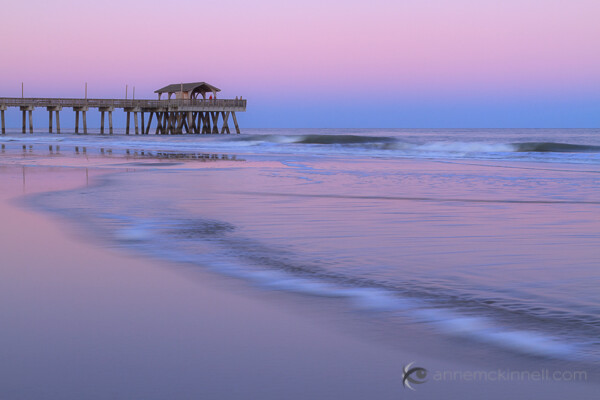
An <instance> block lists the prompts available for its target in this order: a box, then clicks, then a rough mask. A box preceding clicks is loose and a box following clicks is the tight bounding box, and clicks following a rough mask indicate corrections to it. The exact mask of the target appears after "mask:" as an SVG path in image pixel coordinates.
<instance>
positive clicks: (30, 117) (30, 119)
mask: <svg viewBox="0 0 600 400" xmlns="http://www.w3.org/2000/svg"><path fill="white" fill-rule="evenodd" d="M29 133H33V110H32V109H31V110H29Z"/></svg>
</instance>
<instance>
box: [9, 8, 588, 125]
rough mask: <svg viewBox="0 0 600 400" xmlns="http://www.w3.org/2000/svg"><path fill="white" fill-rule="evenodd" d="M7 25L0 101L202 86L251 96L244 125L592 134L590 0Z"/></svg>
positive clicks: (121, 14)
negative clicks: (586, 129)
mask: <svg viewBox="0 0 600 400" xmlns="http://www.w3.org/2000/svg"><path fill="white" fill-rule="evenodd" d="M2 14H3V16H4V18H3V21H2V23H1V24H0V35H1V37H2V38H3V39H2V41H1V42H0V57H1V60H2V62H1V64H0V65H1V66H0V68H1V72H2V79H1V80H0V96H7V97H13V96H14V97H18V96H20V95H21V82H24V83H25V96H31V97H37V96H39V97H42V96H57V97H59V96H64V97H79V96H83V93H84V83H85V82H88V94H89V97H124V96H125V85H126V84H129V87H130V88H131V87H132V86H135V87H136V97H138V98H154V96H155V95H154V93H153V91H154V90H155V89H157V88H159V87H162V86H164V85H166V84H169V83H176V82H182V81H183V82H192V81H206V82H209V83H212V84H214V85H215V86H217V87H220V88H221V89H222V90H223V92H222V97H235V96H239V95H242V96H243V97H244V98H247V99H248V100H249V103H248V112H247V113H245V114H244V115H242V116H240V118H241V120H242V121H243V124H244V126H246V127H598V126H599V125H600V23H598V16H600V1H598V0H571V1H564V0H505V1H491V0H454V1H452V0H404V1H401V0H389V1H388V0H370V1H356V0H346V1H338V0H335V1H334V0H319V1H316V0H304V1H287V2H282V1H274V0H255V1H242V0H218V1H217V0H215V1H212V0H204V1H197V0H173V1H170V2H168V3H165V2H162V1H161V2H159V1H154V0H144V1H142V0H119V1H115V0H105V1H102V2H82V1H75V0H56V1H53V2H47V1H42V0H31V1H29V2H22V1H17V0H5V1H3V6H2ZM130 93H131V89H130ZM9 117H10V119H9V123H12V125H14V126H17V125H18V123H19V122H18V115H17V114H14V113H11V114H10V115H9Z"/></svg>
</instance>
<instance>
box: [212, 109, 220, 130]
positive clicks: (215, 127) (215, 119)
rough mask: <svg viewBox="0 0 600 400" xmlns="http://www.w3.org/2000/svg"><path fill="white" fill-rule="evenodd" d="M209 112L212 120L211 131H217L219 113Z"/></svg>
mask: <svg viewBox="0 0 600 400" xmlns="http://www.w3.org/2000/svg"><path fill="white" fill-rule="evenodd" d="M211 114H212V122H213V128H212V132H211V133H219V113H218V112H211Z"/></svg>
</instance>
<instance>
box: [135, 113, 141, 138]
mask: <svg viewBox="0 0 600 400" xmlns="http://www.w3.org/2000/svg"><path fill="white" fill-rule="evenodd" d="M133 123H134V125H135V134H136V135H139V134H140V128H139V127H138V113H137V111H134V112H133Z"/></svg>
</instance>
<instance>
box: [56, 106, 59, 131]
mask: <svg viewBox="0 0 600 400" xmlns="http://www.w3.org/2000/svg"><path fill="white" fill-rule="evenodd" d="M59 111H60V110H59V109H58V108H57V109H56V133H60V114H59Z"/></svg>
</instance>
